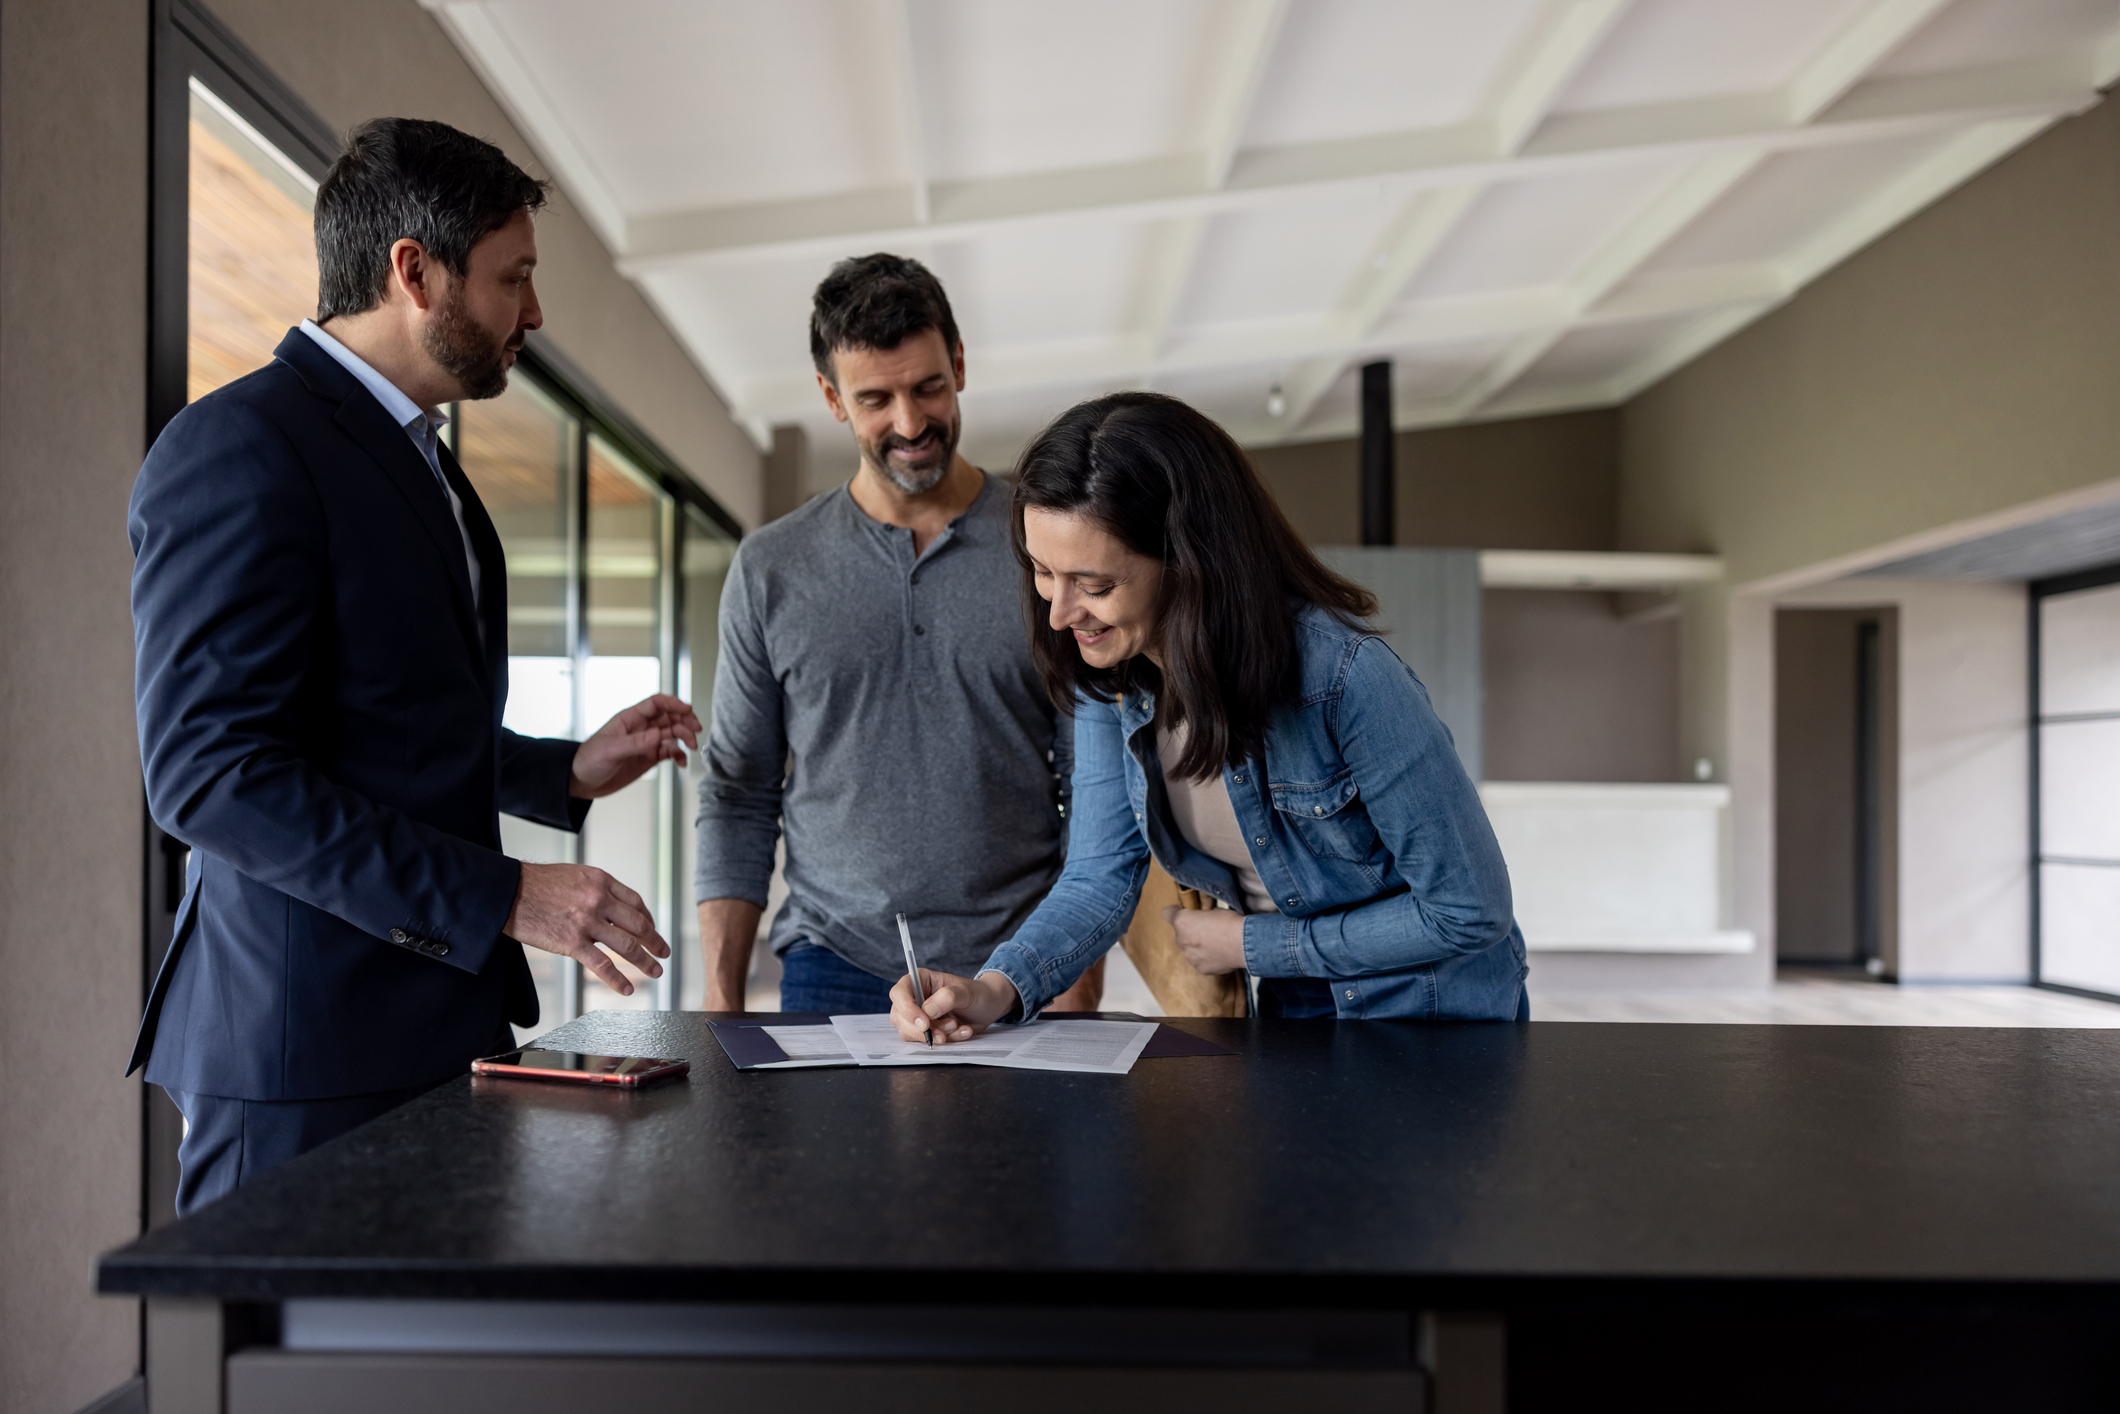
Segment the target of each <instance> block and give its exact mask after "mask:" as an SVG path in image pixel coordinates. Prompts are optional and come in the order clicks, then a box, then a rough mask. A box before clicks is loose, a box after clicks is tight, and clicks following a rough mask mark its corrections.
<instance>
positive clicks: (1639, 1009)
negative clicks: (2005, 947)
mask: <svg viewBox="0 0 2120 1414" xmlns="http://www.w3.org/2000/svg"><path fill="white" fill-rule="evenodd" d="M1533 961H1534V965H1535V963H1536V959H1534V960H1533ZM1534 975H1535V974H1534ZM1531 1018H1532V1020H1534V1021H1720V1022H1750V1023H1757V1022H1773V1023H1778V1024H1781V1025H1788V1026H2112V1027H2120V1004H2116V1003H2113V1002H2098V1001H2092V1000H2090V999H2089V998H2087V997H2072V996H2069V995H2068V994H2066V993H2064V992H2047V991H2041V990H2039V989H2038V988H2035V987H1997V986H1979V987H1961V986H1946V985H1938V984H1930V983H1917V984H1911V985H1907V986H1895V985H1893V984H1890V983H1884V982H1865V981H1857V980H1855V979H1852V978H1850V979H1848V980H1846V981H1842V980H1840V979H1838V978H1833V977H1816V976H1804V975H1802V974H1796V975H1792V976H1784V977H1783V978H1782V979H1781V980H1780V981H1778V982H1776V983H1775V984H1774V986H1773V988H1772V990H1770V991H1747V992H1575V993H1568V992H1542V991H1540V990H1539V988H1538V986H1537V984H1536V982H1535V981H1534V983H1533V985H1532V988H1531Z"/></svg>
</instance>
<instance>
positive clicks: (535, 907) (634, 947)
mask: <svg viewBox="0 0 2120 1414" xmlns="http://www.w3.org/2000/svg"><path fill="white" fill-rule="evenodd" d="M501 931H502V932H503V933H506V934H507V935H508V936H509V937H511V938H513V939H515V940H516V941H517V942H519V943H522V944H524V945H525V946H528V947H533V948H540V949H542V950H543V951H545V952H554V953H558V954H559V955H560V956H561V957H571V958H575V959H578V960H579V961H580V962H581V965H582V966H584V967H586V968H588V969H589V970H590V971H591V972H593V973H595V974H596V975H597V976H598V977H601V978H602V979H603V981H604V985H605V986H607V987H609V988H610V989H611V990H612V991H614V992H616V993H618V994H619V995H620V996H622V997H630V996H632V995H633V984H632V983H631V982H629V981H627V980H626V978H625V976H624V975H623V974H622V973H620V972H619V970H618V968H617V966H616V965H615V964H613V963H612V961H611V959H610V958H609V957H608V956H607V955H606V954H605V953H604V951H603V949H604V948H609V949H610V950H611V951H612V952H615V953H617V954H618V955H619V956H620V957H622V958H624V959H625V960H626V961H628V962H630V963H632V964H633V965H634V966H635V967H637V968H639V969H640V970H641V971H642V972H645V973H647V974H648V975H649V976H650V977H660V976H662V964H661V963H659V962H657V961H656V959H657V958H659V957H668V956H669V955H670V945H669V944H668V943H666V942H664V941H663V940H662V934H660V933H658V932H656V931H655V919H654V918H653V917H651V916H650V915H649V913H648V906H647V905H646V904H644V903H642V902H641V900H640V895H639V894H637V893H635V892H633V890H631V889H629V888H627V887H626V886H625V885H624V884H621V883H620V882H618V880H616V879H614V878H612V877H611V876H610V875H609V874H606V873H605V872H604V871H603V870H601V869H594V868H591V867H590V866H589V865H586V864H525V865H524V866H523V878H522V882H521V883H520V884H518V885H516V888H515V907H513V908H511V909H509V910H508V921H507V923H506V924H505V925H503V927H502V928H501ZM598 944H602V946H601V947H599V946H598Z"/></svg>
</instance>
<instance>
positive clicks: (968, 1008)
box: [891, 967, 1016, 1042]
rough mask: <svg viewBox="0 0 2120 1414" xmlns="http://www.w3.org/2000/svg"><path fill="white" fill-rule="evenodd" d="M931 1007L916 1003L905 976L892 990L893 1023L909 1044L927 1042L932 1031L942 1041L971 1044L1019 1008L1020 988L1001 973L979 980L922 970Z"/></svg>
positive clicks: (982, 974) (986, 973) (981, 975)
mask: <svg viewBox="0 0 2120 1414" xmlns="http://www.w3.org/2000/svg"><path fill="white" fill-rule="evenodd" d="M920 984H921V990H922V991H924V992H926V993H927V1005H926V1006H925V1007H922V1006H921V1005H920V1004H919V1003H918V1002H915V1001H914V1000H913V985H912V983H911V982H910V981H909V980H908V979H906V978H904V977H901V978H899V979H898V980H897V982H895V983H894V984H892V987H891V1023H892V1025H894V1026H896V1027H897V1028H898V1034H899V1035H900V1036H901V1037H903V1038H904V1039H906V1040H908V1041H925V1040H927V1038H928V1032H929V1029H930V1028H932V1029H933V1031H934V1035H935V1039H936V1040H938V1041H943V1042H949V1041H969V1040H971V1039H972V1037H974V1036H976V1035H978V1034H979V1033H980V1032H982V1031H984V1030H986V1028H987V1027H989V1026H992V1025H993V1024H994V1023H995V1022H997V1021H999V1020H1000V1019H1001V1018H1002V1017H1004V1016H1007V1015H1008V1014H1009V1013H1010V1012H1011V1011H1014V1010H1015V1009H1016V989H1015V987H1013V986H1011V985H1010V983H1009V980H1008V978H1006V977H1003V976H1002V975H1001V974H1000V973H998V972H982V973H980V974H979V975H978V976H977V977H976V978H974V977H957V976H954V975H952V974H950V973H948V972H937V971H935V969H934V968H932V967H923V968H921V969H920Z"/></svg>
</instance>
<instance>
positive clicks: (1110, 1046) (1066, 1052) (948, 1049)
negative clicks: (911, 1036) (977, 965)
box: [753, 1014, 1156, 1075]
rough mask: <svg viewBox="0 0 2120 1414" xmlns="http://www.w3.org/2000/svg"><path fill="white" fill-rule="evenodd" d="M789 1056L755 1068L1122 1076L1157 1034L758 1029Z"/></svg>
mask: <svg viewBox="0 0 2120 1414" xmlns="http://www.w3.org/2000/svg"><path fill="white" fill-rule="evenodd" d="M759 1029H760V1030H762V1031H764V1032H765V1033H766V1034H767V1035H768V1036H771V1037H772V1038H773V1040H774V1042H775V1043H776V1044H778V1045H779V1047H780V1049H781V1050H782V1051H784V1052H786V1053H787V1056H788V1058H787V1059H786V1060H784V1061H772V1062H768V1063H766V1064H764V1065H759V1066H756V1067H753V1068H754V1069H758V1070H792V1069H795V1068H798V1067H801V1066H817V1065H998V1066H1006V1067H1008V1068H1010V1069H1013V1070H1072V1071H1082V1072H1085V1073H1088V1074H1091V1075H1124V1074H1126V1073H1127V1072H1128V1071H1129V1070H1132V1069H1133V1066H1134V1062H1135V1061H1136V1060H1138V1059H1139V1058H1140V1056H1141V1049H1142V1047H1144V1046H1146V1045H1147V1044H1148V1043H1149V1039H1150V1038H1151V1037H1153V1036H1154V1035H1155V1034H1156V1023H1155V1022H1153V1021H1033V1022H1030V1023H1028V1024H1026V1025H1023V1026H996V1027H993V1028H991V1029H990V1030H988V1031H986V1032H985V1033H984V1034H982V1035H979V1036H974V1037H973V1038H972V1039H971V1040H969V1041H953V1042H951V1043H949V1044H948V1045H934V1046H929V1045H925V1044H923V1043H922V1042H919V1041H905V1040H901V1039H899V1036H898V1028H896V1027H895V1026H893V1025H892V1024H891V1018H890V1017H889V1016H887V1015H880V1014H879V1015H871V1016H835V1017H833V1018H832V1024H831V1025H829V1026H816V1025H811V1026H765V1027H760V1028H759Z"/></svg>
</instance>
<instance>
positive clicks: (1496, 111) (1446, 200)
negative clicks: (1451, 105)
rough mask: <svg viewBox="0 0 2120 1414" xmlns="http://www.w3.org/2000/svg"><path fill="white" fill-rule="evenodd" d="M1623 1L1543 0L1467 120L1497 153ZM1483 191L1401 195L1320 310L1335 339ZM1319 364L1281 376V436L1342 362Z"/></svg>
mask: <svg viewBox="0 0 2120 1414" xmlns="http://www.w3.org/2000/svg"><path fill="white" fill-rule="evenodd" d="M1632 4H1633V0H1547V4H1546V6H1545V8H1544V9H1543V10H1542V11H1541V12H1540V14H1539V15H1538V17H1537V18H1536V19H1535V20H1534V21H1533V22H1532V23H1531V24H1530V25H1529V26H1528V27H1527V29H1526V33H1525V35H1524V38H1523V40H1522V41H1521V42H1520V43H1519V44H1518V46H1517V50H1516V53H1515V55H1514V56H1513V57H1512V58H1511V59H1510V60H1509V61H1508V62H1507V63H1506V64H1504V65H1503V66H1502V69H1501V72H1500V73H1499V75H1498V76H1497V77H1496V79H1495V81H1494V83H1493V84H1492V86H1491V87H1490V89H1489V91H1488V93H1487V94H1486V95H1485V97H1484V99H1483V100H1482V102H1481V103H1480V104H1479V107H1478V111H1479V113H1480V114H1481V115H1482V117H1481V118H1480V119H1478V120H1476V121H1477V122H1483V123H1485V125H1486V126H1487V127H1488V128H1489V130H1490V131H1489V143H1490V147H1491V150H1492V153H1493V155H1494V156H1495V157H1496V158H1498V159H1507V158H1510V157H1512V156H1514V155H1515V154H1516V153H1517V152H1518V151H1519V150H1520V149H1521V148H1522V147H1523V145H1524V141H1525V139H1527V138H1529V137H1530V136H1531V134H1532V132H1533V131H1534V130H1535V129H1536V128H1537V127H1538V125H1539V124H1540V123H1541V122H1543V121H1544V120H1545V118H1546V114H1547V113H1548V112H1549V111H1550V110H1551V109H1552V107H1553V104H1554V103H1555V102H1556V101H1557V100H1558V99H1559V97H1560V95H1561V91H1562V90H1563V89H1564V88H1566V87H1567V85H1568V81H1569V80H1570V79H1572V78H1574V77H1575V74H1576V71H1577V70H1578V69H1580V68H1581V67H1582V65H1583V63H1584V61H1586V60H1587V59H1588V58H1589V57H1590V55H1591V54H1592V53H1594V52H1595V50H1596V48H1597V46H1598V44H1599V43H1601V42H1602V41H1603V40H1604V38H1605V36H1606V35H1607V34H1609V33H1611V31H1612V27H1613V26H1614V25H1615V24H1617V23H1618V22H1619V19H1620V16H1622V15H1624V14H1625V13H1626V12H1627V9H1628V7H1629V6H1631V5H1632ZM1485 190H1486V184H1485V183H1481V182H1467V183H1465V184H1462V185H1459V186H1444V187H1431V188H1425V189H1422V190H1419V191H1416V192H1414V193H1413V194H1412V195H1411V196H1409V197H1408V198H1407V199H1406V201H1405V203H1404V204H1403V205H1402V206H1401V207H1400V208H1399V212H1398V214H1397V215H1396V216H1395V217H1394V218H1393V219H1392V221H1391V224H1390V225H1388V226H1386V227H1385V229H1384V231H1383V234H1382V235H1381V236H1380V237H1379V239H1378V242H1377V245H1376V247H1375V248H1374V249H1372V250H1371V251H1370V252H1369V253H1368V255H1367V257H1366V258H1365V259H1364V260H1363V262H1362V264H1361V265H1360V266H1358V267H1357V268H1356V270H1355V273H1354V276H1353V278H1352V279H1351V280H1349V281H1348V284H1347V288H1346V289H1344V290H1343V291H1341V294H1340V299H1339V302H1338V303H1337V304H1336V305H1335V306H1334V309H1333V311H1332V314H1331V315H1330V316H1329V317H1330V318H1331V319H1333V320H1336V321H1337V322H1338V323H1339V324H1340V326H1341V330H1342V337H1343V338H1344V339H1346V340H1347V341H1348V342H1349V343H1354V344H1359V343H1361V342H1363V341H1364V340H1367V339H1368V338H1369V337H1370V336H1371V335H1372V334H1373V333H1374V332H1375V330H1376V326H1377V323H1378V321H1379V320H1381V319H1382V318H1383V317H1384V313H1385V311H1386V310H1388V309H1389V308H1390V307H1391V305H1392V304H1393V303H1394V302H1395V301H1396V300H1397V299H1398V298H1399V297H1400V296H1401V295H1403V294H1404V293H1405V292H1406V288H1407V286H1409V285H1411V284H1412V283H1413V281H1414V278H1415V277H1416V276H1418V275H1419V274H1420V272H1421V271H1422V270H1423V269H1425V268H1426V267H1427V265H1428V262H1429V261H1430V260H1431V259H1433V258H1434V256H1435V253H1436V252H1437V251H1439V250H1441V249H1442V247H1443V243H1444V242H1445V241H1447V240H1448V239H1449V238H1450V235H1451V233H1452V232H1454V231H1455V230H1456V229H1457V228H1458V226H1459V224H1460V223H1462V222H1463V221H1464V219H1465V217H1466V215H1467V213H1469V212H1470V211H1471V210H1472V207H1473V205H1474V204H1475V203H1476V202H1477V201H1478V199H1479V196H1480V193H1481V192H1483V191H1485ZM1318 362H1319V361H1318V360H1315V359H1312V360H1307V361H1306V362H1305V364H1304V365H1303V366H1302V367H1301V368H1298V369H1296V370H1295V371H1294V372H1293V373H1292V374H1291V375H1290V376H1288V377H1287V378H1284V379H1283V380H1282V392H1283V397H1284V403H1283V408H1282V412H1281V415H1280V416H1279V417H1277V418H1274V419H1273V422H1274V423H1275V424H1276V425H1278V426H1279V427H1281V428H1283V429H1285V430H1284V432H1283V435H1284V436H1298V435H1300V434H1301V431H1302V428H1303V424H1304V423H1305V422H1306V421H1307V420H1308V419H1309V417H1310V415H1311V412H1312V411H1313V409H1314V408H1315V407H1316V405H1317V401H1318V399H1319V398H1321V397H1323V396H1324V395H1325V393H1326V391H1327V390H1328V389H1330V388H1331V387H1332V386H1333V384H1335V383H1336V382H1338V381H1339V377H1340V374H1341V373H1342V371H1344V367H1345V361H1344V360H1342V361H1341V362H1340V363H1339V364H1336V365H1334V366H1333V367H1331V368H1330V369H1329V370H1328V369H1323V368H1321V367H1319V366H1318Z"/></svg>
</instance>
